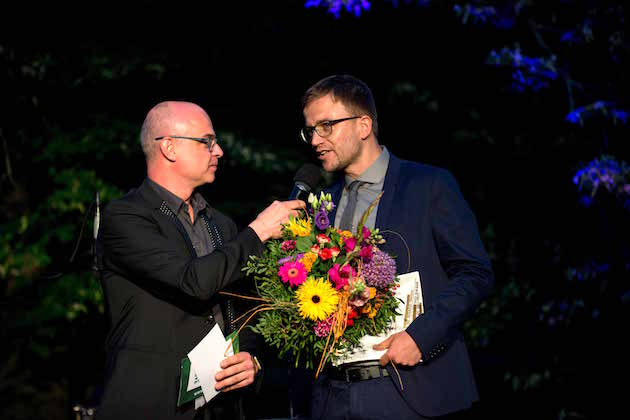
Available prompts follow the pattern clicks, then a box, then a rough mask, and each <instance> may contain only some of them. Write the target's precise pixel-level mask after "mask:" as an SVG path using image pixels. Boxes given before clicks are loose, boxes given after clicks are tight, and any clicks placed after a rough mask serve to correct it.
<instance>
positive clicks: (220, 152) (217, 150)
mask: <svg viewBox="0 0 630 420" xmlns="http://www.w3.org/2000/svg"><path fill="white" fill-rule="evenodd" d="M210 153H212V154H213V155H215V156H216V157H221V156H223V149H221V146H219V143H215V144H214V146H212V150H211V151H210Z"/></svg>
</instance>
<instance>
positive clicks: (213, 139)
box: [155, 136, 217, 151]
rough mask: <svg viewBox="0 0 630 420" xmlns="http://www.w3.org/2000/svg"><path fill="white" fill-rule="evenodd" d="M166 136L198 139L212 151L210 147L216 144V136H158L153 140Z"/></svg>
mask: <svg viewBox="0 0 630 420" xmlns="http://www.w3.org/2000/svg"><path fill="white" fill-rule="evenodd" d="M166 137H171V138H173V139H184V140H194V141H198V142H199V143H205V144H207V145H208V150H210V151H212V148H213V147H214V145H215V144H217V138H216V137H210V138H208V137H187V136H160V137H156V138H155V140H162V139H163V138H166Z"/></svg>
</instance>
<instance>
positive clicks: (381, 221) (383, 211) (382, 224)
mask: <svg viewBox="0 0 630 420" xmlns="http://www.w3.org/2000/svg"><path fill="white" fill-rule="evenodd" d="M400 166H401V161H400V159H398V158H397V157H396V156H394V155H393V154H391V153H390V156H389V164H388V165H387V173H386V174H385V183H384V184H383V195H382V196H381V199H380V200H379V202H378V210H377V212H376V224H375V226H376V227H378V228H380V229H381V230H383V229H384V228H386V227H389V226H390V225H391V224H390V216H391V210H392V208H393V205H394V203H395V200H396V187H397V182H398V174H399V173H400Z"/></svg>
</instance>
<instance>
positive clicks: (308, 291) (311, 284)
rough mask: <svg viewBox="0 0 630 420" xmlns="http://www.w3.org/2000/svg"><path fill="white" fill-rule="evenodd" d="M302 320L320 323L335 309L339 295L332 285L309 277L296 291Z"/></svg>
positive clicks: (320, 279)
mask: <svg viewBox="0 0 630 420" xmlns="http://www.w3.org/2000/svg"><path fill="white" fill-rule="evenodd" d="M295 296H296V297H297V300H298V307H299V308H300V315H301V316H302V318H308V319H312V320H313V321H321V320H324V319H326V318H327V317H328V316H329V315H330V314H332V313H333V312H334V311H335V309H337V303H338V302H339V295H338V294H337V291H336V290H335V289H334V288H333V287H332V285H331V284H330V283H329V282H327V281H325V280H324V279H323V278H318V279H315V278H313V277H309V278H308V279H306V281H305V282H304V283H302V285H301V286H300V287H299V288H298V289H297V290H296V292H295Z"/></svg>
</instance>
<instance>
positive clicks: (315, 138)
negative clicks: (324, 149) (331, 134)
mask: <svg viewBox="0 0 630 420" xmlns="http://www.w3.org/2000/svg"><path fill="white" fill-rule="evenodd" d="M323 142H324V138H323V137H322V136H320V135H319V134H317V131H315V130H313V135H312V136H311V146H313V147H317V146H318V145H320V144H322V143H323Z"/></svg>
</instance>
